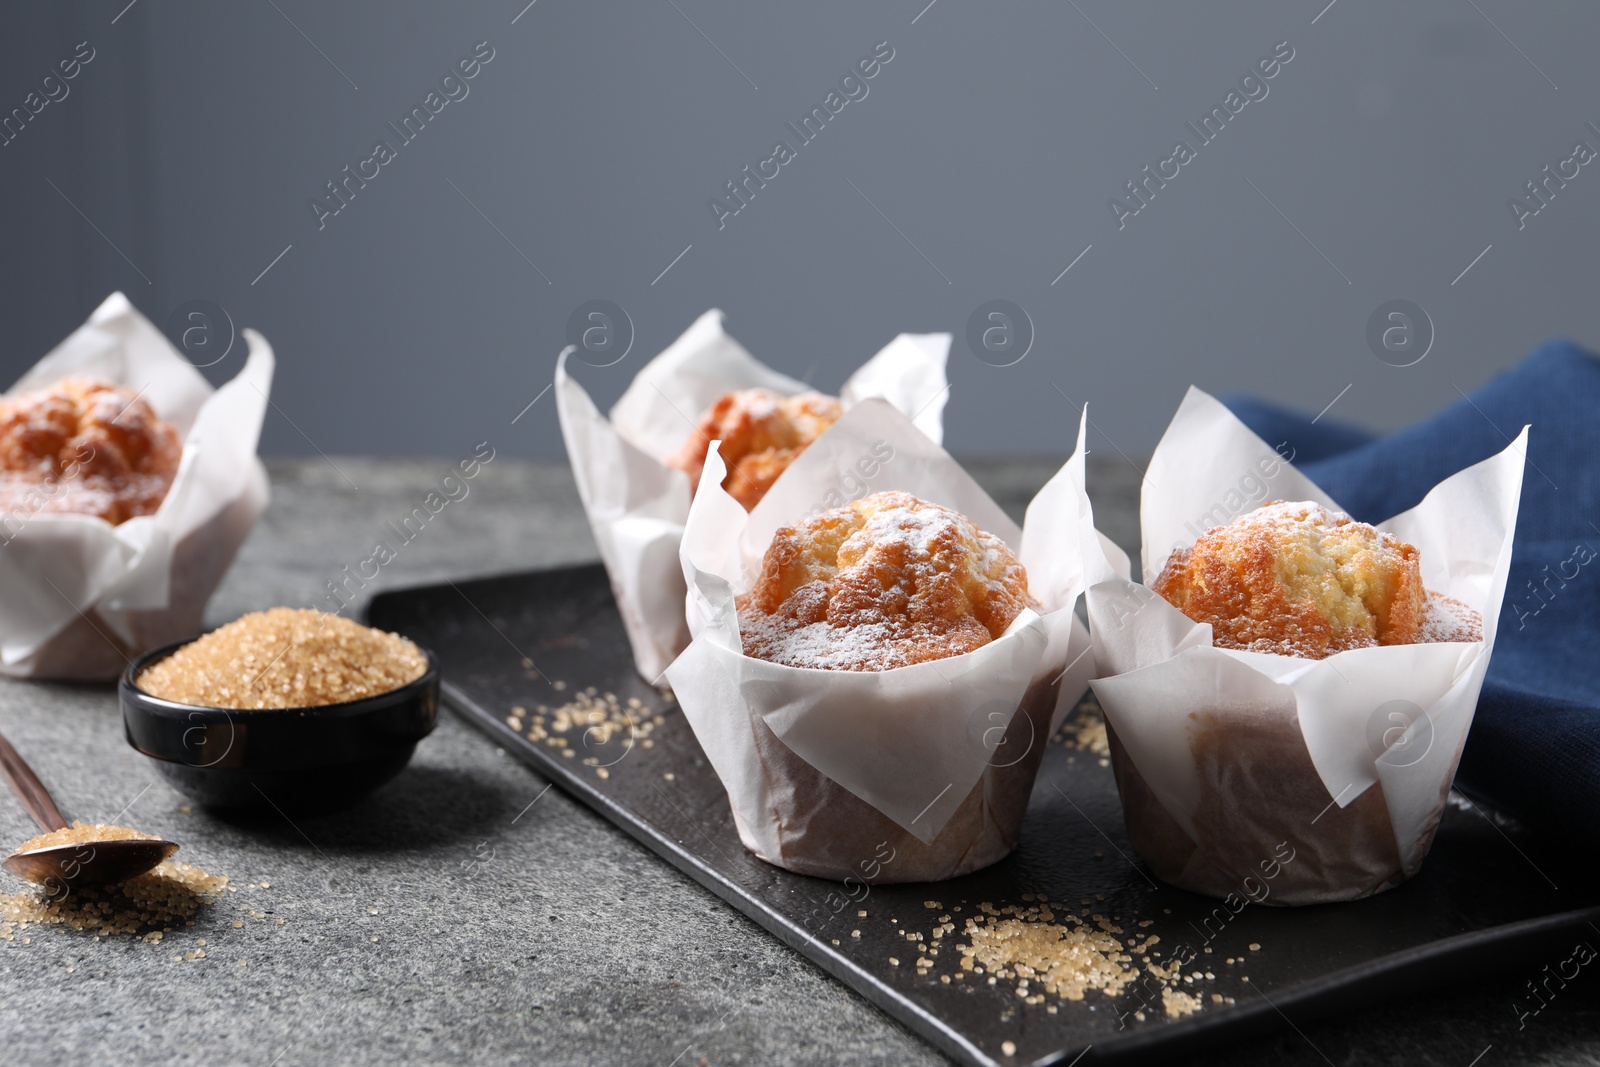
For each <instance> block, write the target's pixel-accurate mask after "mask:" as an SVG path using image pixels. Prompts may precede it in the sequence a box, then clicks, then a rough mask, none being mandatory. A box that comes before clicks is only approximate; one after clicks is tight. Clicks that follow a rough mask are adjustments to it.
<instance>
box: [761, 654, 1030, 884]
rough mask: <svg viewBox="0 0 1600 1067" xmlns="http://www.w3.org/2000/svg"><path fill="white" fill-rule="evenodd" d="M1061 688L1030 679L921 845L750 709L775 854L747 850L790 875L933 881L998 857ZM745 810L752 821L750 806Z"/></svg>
mask: <svg viewBox="0 0 1600 1067" xmlns="http://www.w3.org/2000/svg"><path fill="white" fill-rule="evenodd" d="M1058 688H1059V683H1056V684H1052V683H1049V682H1036V683H1035V684H1034V685H1033V686H1031V687H1029V689H1028V691H1027V693H1026V694H1025V695H1024V697H1023V701H1022V705H1021V706H1020V707H1019V708H1018V709H1017V711H1016V713H1015V714H1014V715H1013V716H1012V719H1011V722H1010V724H1009V725H1008V726H1007V727H1006V733H1005V736H1004V738H1003V739H1002V741H1001V743H1000V744H999V745H998V746H996V748H995V755H994V756H993V757H991V763H990V765H989V766H987V767H985V768H984V771H983V776H982V777H981V778H979V779H978V783H977V784H976V785H974V786H973V787H972V791H971V792H969V793H968V794H967V796H966V799H965V800H963V801H962V803H961V806H960V807H959V808H957V809H956V813H955V814H954V815H953V816H951V818H950V821H949V822H948V823H946V824H945V826H944V829H942V830H941V831H940V832H939V835H938V836H937V837H935V838H934V839H933V841H932V842H929V843H927V844H924V843H923V842H922V841H920V840H918V839H917V838H916V837H915V836H914V835H912V834H910V833H908V832H907V831H905V830H903V829H901V828H900V826H899V824H897V823H896V822H894V821H893V820H892V819H890V818H889V817H888V816H887V815H884V814H883V813H882V812H880V811H879V810H878V809H876V808H874V807H872V806H871V805H870V804H868V803H867V802H866V801H864V800H862V799H860V798H859V797H857V796H856V795H855V794H854V793H851V792H850V791H849V790H847V789H845V788H844V787H843V786H841V785H839V784H837V783H836V782H834V781H833V780H832V779H830V778H828V777H826V776H825V775H823V774H822V772H821V771H818V770H817V769H816V768H815V767H813V766H811V764H809V763H807V762H806V761H805V760H803V759H801V758H800V757H799V756H797V755H795V753H794V752H793V751H792V750H791V749H790V748H789V747H788V746H787V745H785V744H784V743H783V742H782V741H781V740H779V739H778V736H777V735H776V734H774V733H773V732H772V731H771V729H769V728H768V727H767V724H766V722H765V721H764V720H762V719H761V717H760V716H758V715H752V716H751V723H752V729H753V732H754V734H755V740H756V751H757V753H758V755H759V757H760V759H761V765H762V770H763V772H764V773H765V775H766V778H767V787H768V795H769V797H770V799H771V810H770V811H768V812H765V813H762V814H763V815H764V816H765V821H766V822H768V823H770V824H771V825H772V826H773V827H774V829H775V830H776V833H777V838H778V842H779V852H778V854H777V855H773V856H768V855H765V854H763V852H762V851H760V850H759V849H756V848H752V849H751V851H752V852H754V853H755V854H756V855H757V856H759V857H760V858H761V859H763V860H766V861H767V862H768V863H771V864H774V865H776V866H778V867H782V868H784V869H785V870H789V871H794V872H795V873H796V874H807V875H812V876H813V877H817V878H830V879H833V880H835V881H846V880H850V881H854V882H865V883H871V884H885V883H896V882H937V881H941V880H943V879H946V878H955V877H957V876H959V875H963V874H968V873H970V872H972V871H976V870H978V869H980V868H982V867H987V866H989V865H990V864H991V863H995V862H998V861H999V860H1001V859H1003V858H1005V856H1006V855H1008V854H1009V853H1010V852H1011V850H1012V849H1013V848H1015V847H1016V844H1017V837H1018V835H1019V834H1020V833H1021V830H1022V816H1023V812H1024V810H1025V809H1026V808H1027V805H1028V796H1029V794H1031V793H1032V792H1033V780H1034V778H1035V777H1036V776H1037V775H1038V773H1039V761H1040V759H1042V758H1043V756H1044V746H1045V745H1046V744H1047V743H1048V741H1049V734H1048V731H1049V728H1050V715H1051V712H1052V711H1053V710H1054V708H1055V703H1056V691H1057V689H1058ZM1007 753H1013V754H1014V753H1021V755H1020V756H1015V755H1006V754H1007ZM1000 763H1004V765H1003V766H1002V765H999V764H1000ZM930 799H932V798H931V797H930ZM743 814H744V816H745V819H746V821H747V822H750V821H753V820H752V818H751V816H752V815H753V814H754V813H749V812H746V813H743ZM745 844H746V846H747V847H749V845H750V842H749V841H748V840H747V841H746V842H745Z"/></svg>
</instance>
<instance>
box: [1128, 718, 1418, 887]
mask: <svg viewBox="0 0 1600 1067" xmlns="http://www.w3.org/2000/svg"><path fill="white" fill-rule="evenodd" d="M1106 735H1107V738H1108V739H1109V741H1110V743H1111V765H1112V769H1113V771H1114V772H1115V774H1116V779H1117V789H1118V791H1119V792H1120V793H1121V794H1122V808H1123V819H1124V820H1125V822H1126V825H1127V830H1128V839H1129V841H1130V842H1132V844H1133V847H1134V849H1135V850H1136V851H1137V852H1138V853H1139V855H1140V857H1142V858H1143V859H1144V861H1145V863H1146V865H1147V866H1149V868H1150V870H1151V872H1152V873H1154V874H1155V875H1156V876H1157V877H1158V878H1160V879H1161V880H1162V881H1165V882H1168V883H1171V884H1172V885H1175V886H1178V887H1179V888H1181V889H1187V890H1190V891H1192V892H1195V893H1203V894H1205V895H1206V896H1211V897H1221V898H1228V897H1235V898H1238V899H1239V900H1247V901H1249V902H1252V903H1257V904H1269V905H1297V904H1322V903H1329V902H1333V901H1341V900H1357V899H1360V898H1362V897H1367V896H1371V895H1372V894H1374V893H1381V892H1382V891H1384V890H1385V889H1391V888H1393V887H1394V886H1396V885H1399V884H1400V883H1401V882H1403V881H1405V879H1406V878H1407V877H1409V876H1408V875H1407V874H1406V872H1405V869H1404V864H1403V863H1402V860H1401V856H1400V851H1399V849H1398V847H1397V846H1396V844H1395V838H1394V829H1393V826H1392V824H1391V822H1390V819H1389V809H1388V805H1387V803H1386V802H1385V800H1384V795H1383V786H1382V784H1381V783H1374V784H1373V785H1372V786H1370V787H1369V788H1368V789H1367V790H1366V791H1365V792H1363V793H1362V794H1361V795H1360V796H1358V797H1356V799H1355V800H1353V801H1351V802H1350V803H1349V804H1347V805H1346V806H1345V807H1343V808H1341V807H1339V806H1338V805H1337V804H1335V803H1334V802H1333V801H1334V798H1333V797H1332V796H1330V795H1329V794H1328V790H1327V788H1326V787H1325V786H1324V785H1323V784H1322V779H1321V777H1320V776H1319V775H1318V774H1317V771H1316V767H1315V766H1314V765H1313V764H1312V762H1311V756H1310V754H1309V753H1308V752H1307V751H1306V746H1305V739H1304V737H1303V736H1302V735H1301V732H1300V725H1299V721H1298V719H1297V718H1296V717H1295V716H1294V715H1292V714H1290V715H1281V714H1279V715H1273V714H1264V715H1239V714H1236V713H1229V714H1227V715H1223V714H1213V713H1202V714H1201V715H1200V716H1199V717H1198V718H1196V719H1194V720H1192V722H1191V723H1190V735H1189V736H1190V746H1191V749H1192V751H1193V753H1194V758H1195V764H1196V767H1197V769H1198V771H1199V775H1200V797H1201V799H1200V804H1199V807H1198V809H1197V810H1196V812H1195V813H1194V822H1195V829H1196V833H1197V837H1198V839H1196V838H1191V837H1190V836H1189V834H1188V833H1186V832H1185V831H1184V829H1183V828H1182V827H1181V826H1180V825H1179V823H1178V821H1177V820H1176V819H1174V818H1173V817H1172V815H1171V814H1170V813H1169V812H1168V811H1167V809H1166V808H1165V807H1163V805H1162V803H1161V801H1160V800H1159V799H1157V797H1156V795H1155V794H1154V793H1153V792H1152V791H1151V789H1150V786H1149V783H1148V782H1146V780H1145V778H1144V776H1143V775H1142V774H1140V772H1139V769H1138V768H1137V767H1136V766H1134V763H1133V760H1132V759H1131V758H1129V756H1128V754H1127V750H1126V749H1125V748H1124V747H1123V746H1122V743H1121V740H1120V739H1119V738H1118V737H1117V732H1116V730H1115V728H1113V727H1112V726H1111V724H1110V722H1109V721H1108V722H1107V724H1106ZM1448 791H1449V781H1448V779H1447V780H1446V783H1445V789H1444V790H1443V791H1442V792H1441V795H1440V798H1439V804H1438V808H1437V809H1436V811H1435V812H1434V815H1433V817H1432V819H1431V820H1429V822H1428V824H1427V828H1426V831H1425V833H1424V835H1423V840H1422V841H1421V842H1420V844H1421V849H1420V851H1419V852H1418V864H1419V865H1420V862H1421V858H1422V857H1423V856H1425V855H1426V854H1427V850H1428V846H1429V845H1430V844H1432V840H1433V832H1434V830H1435V829H1436V828H1437V827H1438V822H1439V816H1440V814H1442V813H1443V810H1444V795H1445V794H1447V793H1448ZM1287 857H1292V858H1287Z"/></svg>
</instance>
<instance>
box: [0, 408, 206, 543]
mask: <svg viewBox="0 0 1600 1067" xmlns="http://www.w3.org/2000/svg"><path fill="white" fill-rule="evenodd" d="M182 457H183V442H182V441H180V440H179V439H178V431H177V430H176V429H174V428H173V427H172V425H171V424H170V423H168V422H166V421H164V420H163V419H161V418H160V417H159V416H158V415H156V413H155V411H154V409H152V408H151V407H150V405H149V404H148V403H146V402H145V400H144V398H143V397H141V396H139V395H138V394H136V393H135V392H134V391H133V390H131V389H125V388H123V387H121V386H118V385H114V384H112V383H111V382H107V381H102V380H100V379H98V378H84V377H69V378H63V379H61V380H60V381H58V382H56V383H55V384H54V385H50V386H47V387H45V388H43V389H37V390H33V391H30V392H27V393H22V394H20V395H17V396H11V397H0V512H12V511H26V512H30V513H33V512H52V513H58V514H59V513H63V512H65V513H74V514H84V515H97V516H99V517H100V518H102V519H105V520H106V521H107V522H110V523H112V524H116V523H120V522H124V521H126V520H128V519H131V518H133V517H135V516H136V515H149V514H152V513H154V512H155V510H156V509H157V508H159V507H160V506H161V501H162V500H163V499H164V498H165V497H166V495H167V490H168V489H170V488H171V487H172V479H173V477H174V476H175V475H176V474H177V472H178V461H179V460H180V459H181V458H182Z"/></svg>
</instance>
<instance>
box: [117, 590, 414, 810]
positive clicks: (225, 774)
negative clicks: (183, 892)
mask: <svg viewBox="0 0 1600 1067" xmlns="http://www.w3.org/2000/svg"><path fill="white" fill-rule="evenodd" d="M286 610H288V609H275V611H286ZM259 614H260V615H262V616H266V615H271V614H273V613H259ZM305 614H306V615H313V614H316V613H313V612H306V613H305ZM252 618H254V616H245V619H244V620H239V622H244V621H245V620H249V619H252ZM328 618H330V619H332V618H333V617H331V616H329V617H328ZM278 621H280V622H282V620H278ZM333 621H334V622H336V623H337V624H339V625H340V626H341V627H343V628H353V629H352V630H346V631H344V635H345V636H346V637H348V638H350V639H349V640H344V641H338V640H335V641H333V642H332V644H331V645H330V644H329V643H328V642H322V643H321V644H320V645H319V646H318V648H319V651H320V653H321V654H322V656H323V658H324V660H327V659H330V658H331V662H322V661H316V660H313V661H310V663H309V664H308V663H301V662H294V663H292V664H291V665H290V666H287V667H286V666H285V664H284V662H283V661H281V660H280V661H279V662H277V663H273V664H272V667H273V669H274V676H276V675H278V674H282V675H283V676H284V678H283V680H282V681H280V682H279V683H278V685H277V686H276V689H277V692H276V693H275V694H273V693H270V690H271V689H272V688H273V687H272V686H270V685H269V686H265V687H261V686H250V685H247V684H238V685H234V686H231V687H230V682H234V681H241V682H248V681H249V678H248V677H246V678H244V679H239V678H237V675H238V674H242V673H244V672H242V671H238V670H237V668H238V667H239V666H240V665H247V666H246V670H256V669H258V668H259V669H261V670H265V669H266V668H267V664H268V663H271V656H270V655H269V656H267V657H266V660H265V661H264V662H263V661H262V656H261V655H260V652H259V650H256V649H252V648H251V647H250V643H249V640H248V638H250V637H251V636H252V634H250V633H248V632H247V633H245V635H244V636H245V638H246V640H244V641H242V642H235V643H234V644H233V645H231V646H230V647H228V648H223V647H220V645H221V641H219V640H218V639H219V638H221V639H222V640H227V639H228V637H229V635H228V634H227V631H228V629H229V627H224V628H223V629H222V630H218V631H213V633H211V634H208V635H206V636H205V637H202V638H200V639H199V640H197V641H186V642H180V643H178V644H173V645H168V646H166V647H164V648H159V649H156V650H155V651H153V652H150V653H148V654H146V655H144V656H141V657H140V658H138V659H137V660H135V661H134V662H132V663H131V664H129V665H128V668H127V670H125V671H124V672H123V675H122V679H121V681H120V683H119V684H118V696H119V699H120V703H121V705H122V721H123V727H124V731H125V734H126V736H127V739H128V744H130V745H131V746H133V748H135V749H136V750H138V751H139V752H141V753H143V754H144V755H145V756H148V757H149V758H150V759H151V761H152V762H154V764H155V766H156V770H157V771H158V772H159V773H160V774H161V775H162V777H164V778H166V780H167V781H168V782H169V783H170V784H171V785H172V786H173V787H174V788H176V789H177V790H178V791H179V792H181V793H184V794H186V795H187V796H189V797H192V798H193V799H195V800H197V801H199V802H200V803H202V804H205V805H207V806H208V807H212V808H219V809H231V810H235V811H256V812H269V813H270V812H273V811H274V810H275V809H276V810H278V811H282V812H298V813H312V812H323V811H333V810H337V809H339V808H343V807H347V806H349V805H351V804H353V803H355V802H356V801H357V800H360V799H361V798H362V797H364V796H366V795H367V794H368V793H370V792H372V791H373V790H374V789H376V788H377V787H378V786H380V785H382V784H383V783H385V782H387V781H388V780H389V779H391V778H393V777H394V776H395V775H396V774H398V773H400V771H401V770H402V769H404V767H405V766H406V764H407V763H408V762H410V759H411V756H412V753H413V752H414V751H415V750H416V746H417V743H418V742H419V741H421V740H422V739H423V738H424V737H426V736H427V735H428V734H429V733H431V732H432V731H433V728H434V725H435V723H436V722H437V720H438V713H439V668H438V664H437V662H436V661H435V659H434V657H433V654H432V653H431V652H428V651H427V650H426V649H422V648H419V647H418V646H416V645H413V644H411V643H410V642H405V641H404V640H403V639H401V638H395V637H393V636H392V635H388V634H382V633H381V632H379V631H374V630H368V629H367V628H366V627H362V626H359V625H358V624H356V623H352V622H350V621H349V620H344V619H334V620H333ZM290 622H291V623H292V620H290ZM238 625H239V623H233V624H230V626H238ZM280 629H281V627H280ZM356 630H359V631H364V632H365V634H366V635H370V636H371V638H375V639H383V640H380V641H369V640H368V639H366V638H364V637H363V636H362V635H360V634H356V633H355V631H356ZM253 636H257V637H259V636H261V635H260V634H259V633H258V634H254V635H253ZM383 641H389V642H396V641H399V642H403V644H404V646H405V647H407V648H409V649H410V650H411V655H412V657H413V659H414V661H413V662H410V663H405V662H401V661H391V662H389V663H386V664H379V665H378V669H376V670H367V671H362V672H360V673H361V674H364V675H367V677H359V676H356V677H352V667H353V666H355V665H360V664H361V659H360V657H361V656H363V655H365V654H370V653H372V652H374V651H375V650H382V649H383V648H384V647H385V645H384V643H383ZM387 647H388V649H389V651H391V652H392V651H394V650H395V648H396V647H397V646H395V645H392V644H391V645H388V646H387ZM341 650H342V651H341ZM180 652H183V653H185V654H186V655H185V658H186V659H187V660H189V663H188V669H184V670H178V671H173V670H170V669H159V668H162V666H163V665H164V664H166V665H167V667H168V668H170V667H171V665H172V664H171V663H169V662H168V661H169V660H171V659H172V657H174V656H176V655H177V654H179V653H180ZM229 653H231V654H232V656H231V659H232V663H233V667H232V668H231V669H232V670H233V673H232V674H230V673H228V672H229V670H230V667H229V663H230V655H229ZM292 654H296V653H295V652H294V651H293V650H291V651H288V652H285V653H284V658H285V659H287V658H288V657H289V656H290V655H292ZM404 659H405V656H404V654H402V657H401V660H402V661H403V660H404ZM175 662H176V661H175ZM308 665H309V666H311V667H312V668H313V669H310V670H307V669H306V668H307V666H308ZM295 667H298V668H299V669H298V670H296V669H293V668H295ZM319 667H329V668H331V669H330V670H322V669H317V668H319ZM152 668H157V669H156V670H154V671H152ZM147 672H152V673H149V674H147ZM413 675H414V676H413ZM402 679H407V680H402ZM141 682H144V683H146V684H149V685H150V686H151V688H153V689H155V690H157V691H158V692H161V693H163V694H165V695H162V696H157V695H155V694H154V693H152V692H149V691H147V690H146V689H145V688H144V687H142V685H141ZM263 689H265V690H268V691H269V695H268V696H266V697H262V696H260V695H259V694H260V691H261V690H263ZM375 689H376V690H377V691H373V690H375ZM246 693H249V694H250V695H249V696H246V695H245V694H246ZM170 697H179V698H181V699H171V698H170ZM185 701H209V702H208V703H198V702H195V703H186V702H185ZM291 701H294V702H295V703H292V704H291V703H290V702H291ZM300 701H304V703H299V702H300ZM221 703H233V704H251V705H255V706H246V707H221V706H217V705H218V704H221ZM263 704H276V705H278V706H261V705H263Z"/></svg>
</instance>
